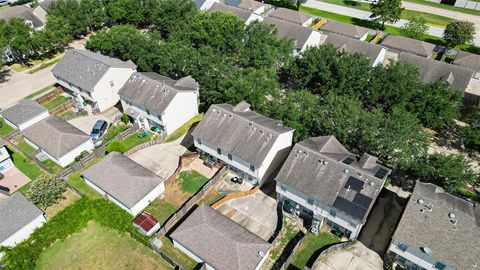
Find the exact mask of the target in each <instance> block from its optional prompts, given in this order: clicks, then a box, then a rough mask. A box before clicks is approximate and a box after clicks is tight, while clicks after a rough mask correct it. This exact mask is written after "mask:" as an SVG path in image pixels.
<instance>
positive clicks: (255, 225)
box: [217, 191, 278, 241]
mask: <svg viewBox="0 0 480 270" xmlns="http://www.w3.org/2000/svg"><path fill="white" fill-rule="evenodd" d="M276 205H277V202H276V201H275V200H274V199H272V198H271V197H269V196H267V195H265V194H264V193H263V192H262V191H257V192H256V193H255V194H253V195H250V196H247V197H242V198H238V199H234V200H231V201H228V202H226V203H224V204H222V205H221V206H220V207H218V208H217V211H219V212H220V213H222V214H223V215H225V216H227V217H229V218H230V219H232V220H233V221H235V222H237V223H238V224H240V225H242V226H243V227H244V228H246V229H247V230H249V231H251V232H253V233H254V234H256V235H258V236H259V237H261V238H263V239H264V240H267V241H268V240H269V238H270V237H271V236H272V234H273V232H274V231H275V228H276V226H277V221H278V218H277V207H276Z"/></svg>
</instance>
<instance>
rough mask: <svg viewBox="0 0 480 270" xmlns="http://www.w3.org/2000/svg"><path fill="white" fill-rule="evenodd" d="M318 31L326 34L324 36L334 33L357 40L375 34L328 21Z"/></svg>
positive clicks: (351, 25) (367, 29) (370, 30)
mask: <svg viewBox="0 0 480 270" xmlns="http://www.w3.org/2000/svg"><path fill="white" fill-rule="evenodd" d="M320 31H322V32H327V33H326V34H327V35H328V34H330V33H335V34H338V35H343V36H347V37H351V38H354V39H358V40H362V41H364V40H366V39H367V36H368V35H369V34H376V33H375V31H373V30H372V29H369V28H365V27H361V26H357V25H353V24H348V23H342V22H337V21H332V20H328V21H327V22H326V23H325V24H323V25H322V26H321V27H320Z"/></svg>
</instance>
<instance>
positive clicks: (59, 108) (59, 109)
mask: <svg viewBox="0 0 480 270" xmlns="http://www.w3.org/2000/svg"><path fill="white" fill-rule="evenodd" d="M75 103H77V101H76V100H75V99H71V100H69V101H67V102H65V103H63V104H61V105H59V106H57V107H55V108H53V109H51V110H49V111H48V112H49V113H50V114H51V115H58V114H61V113H63V112H66V111H68V110H70V109H71V108H73V106H75Z"/></svg>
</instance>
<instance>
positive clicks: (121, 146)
mask: <svg viewBox="0 0 480 270" xmlns="http://www.w3.org/2000/svg"><path fill="white" fill-rule="evenodd" d="M125 151H127V146H126V145H125V143H124V142H122V141H112V142H111V143H110V144H109V145H108V146H107V153H111V152H120V153H122V154H123V153H125Z"/></svg>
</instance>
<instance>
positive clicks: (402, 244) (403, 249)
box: [397, 242, 408, 251]
mask: <svg viewBox="0 0 480 270" xmlns="http://www.w3.org/2000/svg"><path fill="white" fill-rule="evenodd" d="M397 247H398V249H400V250H401V251H407V249H408V246H407V245H406V244H404V243H402V242H400V243H398V245H397Z"/></svg>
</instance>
